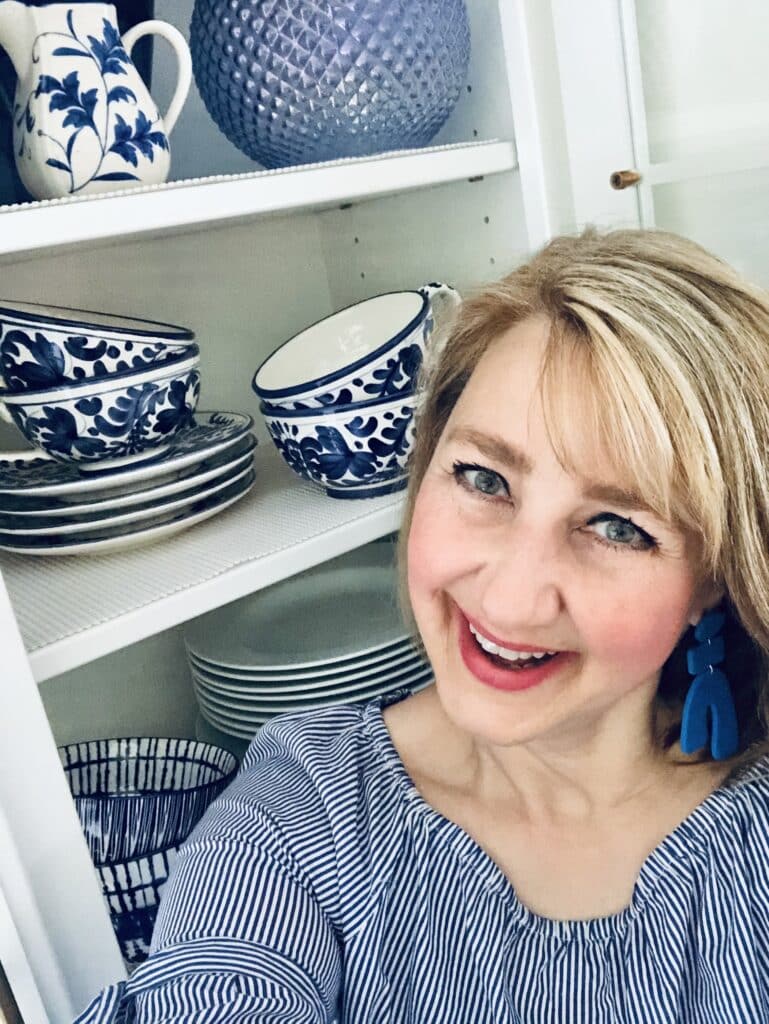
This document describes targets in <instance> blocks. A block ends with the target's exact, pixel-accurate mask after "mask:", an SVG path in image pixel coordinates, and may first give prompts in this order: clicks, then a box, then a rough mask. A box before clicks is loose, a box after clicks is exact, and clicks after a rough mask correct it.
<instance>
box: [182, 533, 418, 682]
mask: <svg viewBox="0 0 769 1024" xmlns="http://www.w3.org/2000/svg"><path fill="white" fill-rule="evenodd" d="M394 557H395V556H394V548H393V546H392V544H390V543H389V542H384V543H374V544H367V545H366V546H365V547H362V548H357V549H356V550H354V551H351V552H348V553H347V554H346V555H342V556H341V557H339V558H335V559H333V560H331V561H329V562H324V563H322V564H321V565H319V566H316V567H315V568H314V569H310V570H309V571H307V572H303V573H299V574H298V575H296V576H292V577H290V578H289V579H286V580H283V581H281V582H280V583H276V584H275V585H274V586H271V587H267V588H265V589H264V590H260V591H257V592H256V593H255V594H251V595H249V596H248V597H245V598H242V599H241V600H239V601H236V602H233V603H232V604H229V605H226V606H224V607H223V608H217V609H216V610H215V611H213V612H208V613H207V614H206V615H203V616H201V617H200V618H198V619H195V620H194V621H193V622H192V623H191V624H190V625H189V626H188V628H187V630H186V633H185V639H186V643H187V647H188V649H189V650H190V651H192V653H193V654H195V655H197V656H198V657H199V658H203V659H205V660H206V661H208V662H212V663H214V664H216V665H219V666H221V667H224V668H233V669H249V670H252V669H253V670H255V671H259V672H267V671H270V672H272V671H273V670H275V669H278V670H283V669H294V670H296V669H305V668H315V667H321V666H324V665H325V666H328V665H329V664H334V663H336V662H339V661H343V660H346V659H348V658H353V657H354V658H361V657H362V656H364V655H367V654H370V653H373V652H374V651H379V650H381V649H382V648H385V647H390V646H392V645H393V644H394V643H396V642H397V641H398V640H402V639H403V637H404V635H405V633H406V629H405V626H404V623H403V619H402V617H401V613H400V609H399V607H398V600H397V580H396V573H395V565H394Z"/></svg>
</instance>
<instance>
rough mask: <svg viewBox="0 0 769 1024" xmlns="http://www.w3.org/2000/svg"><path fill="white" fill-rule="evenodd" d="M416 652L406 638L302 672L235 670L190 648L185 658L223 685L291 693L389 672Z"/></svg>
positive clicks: (411, 657) (408, 659)
mask: <svg viewBox="0 0 769 1024" xmlns="http://www.w3.org/2000/svg"><path fill="white" fill-rule="evenodd" d="M418 654H419V651H418V650H417V648H416V647H415V646H414V644H413V643H412V642H411V641H410V640H406V641H404V642H403V643H402V644H399V645H397V646H395V647H393V648H392V649H390V648H388V651H387V653H386V654H384V655H380V654H379V653H378V652H377V653H376V654H374V655H372V656H371V657H370V658H360V659H358V658H355V659H353V658H350V659H349V660H348V661H342V662H340V663H339V664H338V665H331V666H329V667H328V668H327V669H307V670H306V671H304V672H301V671H300V672H237V671H235V669H227V668H222V667H220V666H213V667H212V665H211V663H210V662H208V661H202V660H201V659H200V658H197V657H196V656H195V655H194V654H192V653H191V652H189V651H188V652H187V657H188V658H189V662H190V665H191V666H192V667H193V668H194V669H196V670H198V671H199V672H201V673H203V674H205V675H207V676H210V677H211V678H212V679H213V680H215V681H217V682H221V683H222V684H227V685H230V686H238V687H240V686H242V687H244V688H247V689H248V688H251V687H254V686H256V687H259V686H266V687H268V688H269V689H270V690H276V691H279V690H282V689H285V690H286V691H289V692H290V691H293V690H295V689H296V688H297V687H313V686H329V685H332V684H334V683H337V682H340V683H343V682H345V681H347V680H349V681H351V682H352V681H354V680H356V679H359V678H360V677H361V676H367V675H370V674H371V673H372V672H376V671H377V670H380V671H382V672H389V671H390V670H391V668H395V666H397V665H401V664H404V663H407V662H409V661H411V659H413V658H414V657H415V656H417V655H418Z"/></svg>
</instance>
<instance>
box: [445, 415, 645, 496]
mask: <svg viewBox="0 0 769 1024" xmlns="http://www.w3.org/2000/svg"><path fill="white" fill-rule="evenodd" d="M447 440H449V441H465V442H468V443H469V444H472V445H474V446H475V447H476V448H477V449H478V451H479V452H481V453H482V454H483V455H485V456H486V457H487V458H489V459H492V460H493V461H494V462H500V463H502V464H503V465H504V466H507V468H508V469H511V470H512V471H513V472H516V473H521V474H522V475H523V476H528V475H529V474H531V472H532V471H533V469H534V463H533V462H532V460H531V459H530V458H529V456H528V455H527V454H526V453H525V452H523V451H521V449H520V448H518V447H516V446H515V445H514V444H510V442H509V441H505V440H504V438H501V437H497V436H496V435H494V434H485V433H483V431H481V430H474V429H473V428H472V427H456V428H455V429H454V430H452V431H451V433H450V434H449V436H448V439H447ZM582 497H583V498H586V499H588V500H590V501H603V502H606V503H607V504H608V505H615V506H617V507H619V508H623V509H627V510H628V511H630V510H637V511H641V512H649V513H650V514H652V515H656V513H655V512H654V509H653V508H652V506H651V505H650V504H649V503H648V502H647V501H645V500H644V499H643V498H642V497H641V495H640V494H637V493H636V492H635V491H632V490H627V489H626V488H624V487H620V486H619V485H617V484H607V483H601V481H599V480H587V481H585V486H584V488H583V490H582Z"/></svg>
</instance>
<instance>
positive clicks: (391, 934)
mask: <svg viewBox="0 0 769 1024" xmlns="http://www.w3.org/2000/svg"><path fill="white" fill-rule="evenodd" d="M381 705H382V701H381V700H380V701H374V702H371V703H369V704H365V705H353V706H348V707H332V708H324V709H322V710H319V711H315V712H312V713H310V714H301V715H286V716H283V717H281V718H278V719H274V720H273V721H272V722H270V724H269V725H267V726H265V727H264V728H263V729H262V730H261V731H260V732H259V734H258V736H257V738H256V739H255V740H254V742H253V743H252V745H251V748H250V749H249V752H248V754H247V756H246V759H245V761H244V763H243V767H242V770H241V772H240V774H239V776H238V778H237V779H236V780H235V782H234V783H233V784H232V785H231V786H230V787H229V788H228V789H227V790H226V792H225V793H224V794H223V795H222V796H221V797H219V799H218V800H217V801H216V802H215V803H214V804H213V805H212V807H210V808H209V810H208V811H207V813H206V815H205V816H204V817H203V819H202V820H201V822H200V823H199V824H198V826H197V828H196V829H195V831H194V833H193V834H192V836H191V837H190V839H189V840H188V841H187V843H185V844H184V846H183V847H182V848H181V850H180V852H179V857H178V859H177V862H176V865H175V867H174V869H173V871H172V873H171V879H170V880H169V882H168V885H167V887H166V890H165V893H164V896H163V900H162V903H161V907H160V912H159V915H158V922H157V926H156V930H155V935H154V938H153V953H152V955H151V956H150V958H149V959H148V960H147V962H146V963H145V964H143V965H142V966H141V967H140V968H139V969H138V970H137V971H136V972H135V974H133V975H132V977H131V979H130V980H129V981H128V983H121V984H120V985H115V986H111V987H110V988H108V989H106V990H105V991H104V992H103V993H101V995H99V996H98V997H97V998H96V999H95V1000H94V1001H93V1002H92V1004H91V1005H90V1006H89V1007H88V1008H87V1009H86V1010H85V1011H84V1012H83V1013H82V1014H81V1016H80V1017H79V1018H78V1022H77V1024H134V1022H135V1024H156V1022H160V1021H162V1022H163V1024H192V1022H194V1024H214V1022H217V1024H219V1022H224V1021H226V1022H227V1024H278V1022H280V1024H331V1022H334V1021H337V1022H339V1024H444V1022H445V1024H449V1022H451V1024H769V760H763V761H761V762H758V763H757V764H755V765H754V766H752V767H751V768H750V769H749V770H748V771H747V772H746V773H744V774H743V776H742V777H741V778H740V779H739V780H738V781H737V782H734V783H732V784H730V785H729V786H723V787H721V788H720V789H718V790H716V791H715V792H714V793H712V794H711V795H710V796H709V797H708V798H707V799H706V800H705V801H704V802H703V803H702V804H700V806H699V807H697V808H696V809H695V810H694V811H693V812H692V814H691V815H689V817H688V818H687V819H686V820H685V821H684V822H682V823H681V824H680V825H679V826H678V827H677V828H676V829H675V830H674V831H673V832H671V833H670V835H668V836H667V837H666V838H665V839H664V840H663V842H662V843H661V844H660V845H659V846H658V847H657V848H656V849H655V850H654V852H653V853H652V854H651V855H650V856H649V857H648V858H647V860H646V861H645V862H644V864H643V867H642V869H641V872H640V874H639V877H638V880H637V883H636V886H635V889H634V892H633V897H632V900H631V902H630V904H629V905H628V906H627V907H626V908H625V909H624V910H622V911H621V912H620V913H618V914H614V915H611V916H609V917H602V918H596V919H593V920H589V921H555V920H550V919H548V918H544V917H540V916H538V915H537V914H535V913H533V912H532V911H530V910H529V909H528V908H527V907H525V906H524V905H523V904H522V903H520V901H519V900H518V899H517V897H516V895H515V892H514V890H513V888H512V886H511V885H510V884H509V882H508V881H507V879H506V878H505V876H504V875H503V873H502V872H501V871H500V870H499V868H498V867H497V866H496V865H495V864H494V863H493V861H491V859H490V858H489V857H488V856H487V855H486V853H484V851H483V850H482V849H481V848H480V847H479V846H478V845H477V844H476V843H475V841H474V840H473V839H472V838H471V837H470V836H469V835H468V834H467V833H466V832H464V831H463V830H462V829H461V828H459V827H458V826H457V825H454V824H453V823H452V822H450V821H448V820H447V819H446V818H444V817H442V816H441V815H440V814H438V813H437V812H436V811H434V810H433V809H432V808H431V807H430V806H429V805H428V804H426V803H425V801H424V800H423V799H422V798H421V796H420V795H419V793H418V792H417V790H416V789H415V787H414V786H413V784H412V783H411V780H410V779H409V777H408V775H407V774H406V771H405V768H404V767H403V764H402V762H401V761H400V758H399V757H398V754H397V752H396V751H395V748H394V747H393V745H392V742H391V741H390V737H389V734H388V732H387V728H386V726H385V723H384V720H383V717H382V710H381Z"/></svg>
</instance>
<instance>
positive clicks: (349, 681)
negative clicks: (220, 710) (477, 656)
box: [190, 651, 427, 700]
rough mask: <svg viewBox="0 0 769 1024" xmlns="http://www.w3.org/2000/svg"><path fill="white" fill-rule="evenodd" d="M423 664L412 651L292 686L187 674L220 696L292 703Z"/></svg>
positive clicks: (197, 670) (202, 671) (192, 668)
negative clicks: (396, 658)
mask: <svg viewBox="0 0 769 1024" xmlns="http://www.w3.org/2000/svg"><path fill="white" fill-rule="evenodd" d="M426 664H427V661H426V660H425V659H424V658H422V657H421V656H420V655H419V653H418V652H416V651H414V652H412V653H411V654H409V655H408V656H407V657H405V658H402V659H398V660H396V661H393V662H383V663H380V664H378V665H371V666H370V667H369V668H368V669H367V670H365V671H361V672H352V673H350V674H349V675H337V676H320V677H316V678H314V679H296V680H294V681H293V682H292V683H286V682H284V681H283V680H277V681H276V680H248V681H244V680H237V681H236V680H233V679H232V678H228V677H226V676H222V675H215V674H214V673H212V672H207V671H206V670H205V669H201V668H199V667H198V666H197V665H194V664H192V663H190V672H191V673H192V675H193V676H194V678H196V679H198V680H199V681H200V682H201V683H203V684H204V685H205V686H206V688H209V687H210V689H212V690H214V691H217V692H220V693H221V694H223V695H227V694H229V695H231V696H233V697H236V698H237V697H239V696H240V697H245V698H261V699H267V700H270V699H272V698H274V699H275V700H293V699H294V698H295V697H296V695H297V694H300V695H301V694H303V693H308V694H312V695H314V694H321V693H329V692H330V693H333V692H336V691H337V690H342V689H345V688H351V689H355V688H356V687H361V686H368V685H370V684H371V683H374V682H378V681H380V680H383V679H390V678H392V677H393V676H396V675H400V674H401V673H402V672H409V671H416V670H417V669H419V668H422V667H424V666H425V665H426Z"/></svg>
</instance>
